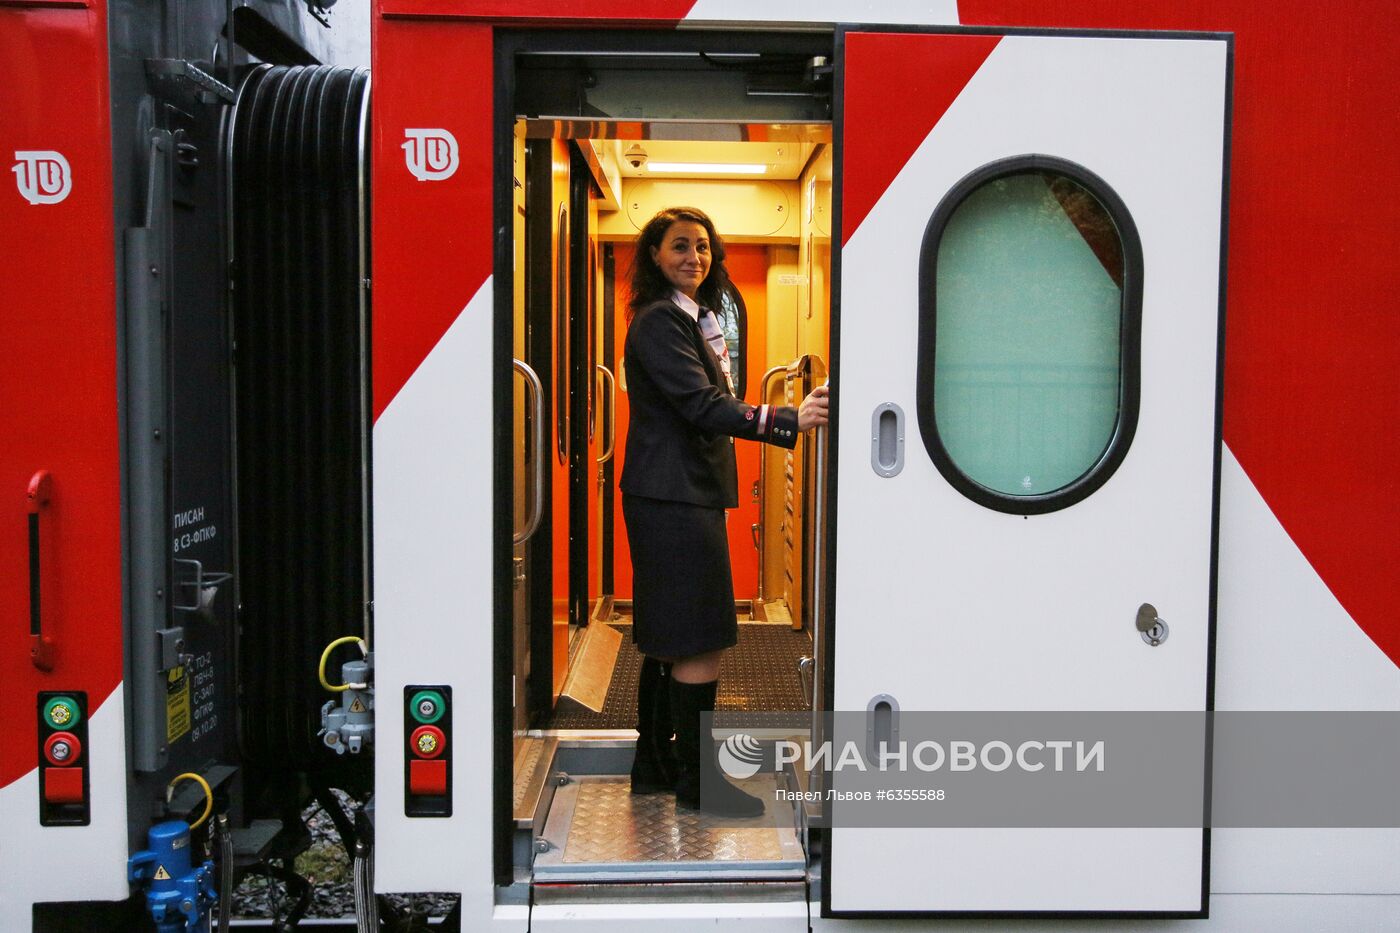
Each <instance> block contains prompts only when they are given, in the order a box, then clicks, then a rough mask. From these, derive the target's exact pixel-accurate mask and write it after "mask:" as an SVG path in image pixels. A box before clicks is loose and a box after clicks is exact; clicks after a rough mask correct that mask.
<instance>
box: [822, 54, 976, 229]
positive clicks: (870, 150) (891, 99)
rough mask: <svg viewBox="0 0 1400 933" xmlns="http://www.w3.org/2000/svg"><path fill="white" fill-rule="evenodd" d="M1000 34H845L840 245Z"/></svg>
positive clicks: (968, 78) (948, 105) (926, 134)
mask: <svg viewBox="0 0 1400 933" xmlns="http://www.w3.org/2000/svg"><path fill="white" fill-rule="evenodd" d="M1000 41H1001V37H1000V36H972V35H923V34H919V33H851V34H849V35H847V36H846V53H845V55H846V61H845V69H846V70H845V81H846V83H845V93H844V100H843V105H842V106H843V113H842V117H843V120H844V128H843V130H842V136H841V141H842V144H843V146H844V150H843V151H844V155H843V160H844V168H843V170H842V171H843V174H842V179H841V184H842V190H843V196H842V201H841V211H842V218H841V243H842V244H843V245H844V244H846V243H848V242H850V239H851V234H853V233H855V231H856V228H858V227H859V226H860V224H861V221H863V220H864V219H865V215H866V214H868V213H870V210H871V208H873V207H874V206H875V202H876V201H878V200H879V199H880V195H882V194H884V192H885V189H886V188H888V187H889V186H890V183H891V182H892V181H894V177H895V176H896V175H898V174H899V170H900V169H901V168H903V167H904V163H905V162H908V161H909V157H910V156H911V155H913V154H914V150H915V149H917V148H919V144H920V143H922V142H923V141H924V139H925V138H926V137H927V136H928V134H929V130H931V129H933V127H934V125H935V124H937V123H938V121H939V120H940V119H942V117H943V114H944V113H946V112H947V111H948V108H949V107H951V106H952V104H953V101H954V100H956V99H957V97H958V95H959V94H961V93H962V89H963V88H964V87H966V86H967V82H968V81H970V80H971V79H972V76H973V75H974V74H976V73H977V69H978V68H980V67H982V63H983V62H984V61H986V60H987V56H988V55H990V54H992V49H994V48H996V46H997V43H998V42H1000Z"/></svg>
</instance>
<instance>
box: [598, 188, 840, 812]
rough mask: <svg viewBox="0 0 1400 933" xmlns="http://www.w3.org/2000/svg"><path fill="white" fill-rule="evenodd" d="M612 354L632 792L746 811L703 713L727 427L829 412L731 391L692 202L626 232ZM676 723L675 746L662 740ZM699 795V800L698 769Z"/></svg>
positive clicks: (720, 562) (791, 423)
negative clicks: (622, 385) (622, 380)
mask: <svg viewBox="0 0 1400 933" xmlns="http://www.w3.org/2000/svg"><path fill="white" fill-rule="evenodd" d="M631 284H632V297H631V300H630V302H629V304H628V314H629V326H628V329H627V342H626V347H625V350H624V360H625V365H626V367H627V395H628V401H629V405H630V407H631V421H630V424H629V427H628V431H627V455H626V461H625V464H624V466H623V470H622V482H621V484H620V485H621V489H622V493H623V495H622V512H623V518H624V520H625V521H626V523H627V536H628V540H629V542H630V544H631V549H632V579H633V598H632V611H633V628H632V637H633V640H634V641H635V642H636V643H637V648H638V650H640V651H641V652H642V654H643V655H645V660H644V662H643V664H642V673H641V680H640V682H639V684H638V690H637V732H638V738H637V756H636V760H635V763H634V765H633V767H632V792H633V793H638V794H641V793H656V792H661V791H669V790H670V789H672V788H674V789H675V793H676V803H677V805H678V806H681V807H685V808H689V809H704V810H706V811H707V812H711V813H715V814H718V815H722V816H757V815H758V814H759V813H761V812H762V811H763V802H762V801H760V800H759V799H758V798H756V797H753V796H751V795H749V794H746V793H744V792H743V791H741V790H739V789H738V788H737V787H734V786H733V785H731V784H729V783H728V782H727V781H724V780H723V779H722V778H718V775H717V771H716V768H715V761H714V754H713V747H712V743H711V742H710V741H709V736H708V735H703V736H702V734H701V733H702V730H701V724H700V716H701V713H703V712H706V711H709V710H713V709H714V706H715V695H716V692H717V689H718V686H719V684H718V681H719V668H720V656H721V654H722V653H723V651H724V649H726V648H729V647H731V646H733V645H734V644H736V643H737V642H738V635H739V626H738V621H737V618H736V616H735V613H734V583H733V579H732V578H731V575H730V569H729V540H728V536H727V535H726V533H725V515H724V510H725V509H726V508H736V507H737V506H738V504H739V498H738V474H737V472H736V470H735V464H734V446H733V440H732V438H735V437H738V438H745V439H748V440H757V441H764V442H767V443H770V444H777V445H780V446H782V447H792V446H793V445H795V444H796V443H797V435H798V432H799V431H806V430H808V429H809V428H814V427H817V426H819V425H823V424H826V420H827V390H826V388H825V387H821V388H817V389H815V390H813V391H812V394H811V395H809V396H807V398H805V399H803V401H802V404H801V406H800V407H798V408H788V407H778V406H769V405H757V406H755V405H748V404H745V403H744V402H743V401H741V400H740V399H737V398H735V397H734V395H733V392H732V390H731V385H732V383H731V380H730V373H729V356H728V351H727V349H726V347H725V343H724V336H723V334H722V332H721V330H720V326H719V321H718V319H717V318H716V316H715V309H717V308H719V307H720V302H721V299H722V297H723V295H724V294H725V292H726V291H727V290H728V289H730V288H732V287H733V286H732V285H731V284H730V281H729V275H728V273H727V272H726V271H725V268H724V244H723V242H722V241H721V240H720V238H719V235H718V234H717V233H716V232H715V227H714V224H713V223H712V222H711V220H710V218H709V217H707V216H706V215H705V214H704V213H703V212H701V211H699V210H696V209H694V208H689V207H674V208H668V209H666V210H663V211H661V212H660V213H658V214H657V215H656V216H655V217H653V218H652V219H651V220H650V221H649V222H648V223H647V225H646V227H645V228H643V230H642V232H641V234H640V236H638V238H637V248H636V254H635V258H634V260H633V267H632V283H631ZM673 728H674V732H675V740H676V741H675V745H674V749H673V747H672V743H671V733H672V729H673ZM702 771H705V772H709V773H710V774H711V776H712V778H718V779H713V780H712V779H711V778H707V779H706V780H705V799H704V801H703V806H702V801H701V799H700V787H701V774H702Z"/></svg>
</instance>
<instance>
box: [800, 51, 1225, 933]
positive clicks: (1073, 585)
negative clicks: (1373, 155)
mask: <svg viewBox="0 0 1400 933" xmlns="http://www.w3.org/2000/svg"><path fill="white" fill-rule="evenodd" d="M837 55H838V62H839V66H840V68H841V69H842V73H841V75H840V76H839V81H840V82H841V86H840V88H839V91H838V105H837V106H838V117H837V119H838V121H839V122H838V124H837V126H838V133H839V139H840V144H841V147H842V148H841V152H840V155H839V158H840V159H841V163H840V172H841V175H840V184H841V197H840V205H841V207H840V209H841V212H842V214H841V217H840V230H841V239H842V244H843V245H842V249H841V255H840V272H839V276H840V279H839V282H840V284H839V289H840V292H839V294H840V307H839V320H838V322H837V324H836V326H835V331H836V340H837V342H838V346H837V347H836V349H835V353H834V355H835V367H836V373H837V377H836V378H837V382H836V386H837V392H838V406H839V409H838V413H837V417H838V420H837V426H838V431H839V435H838V440H837V442H836V443H837V445H838V447H837V451H836V452H837V476H836V479H835V483H836V486H835V489H836V505H835V509H836V516H837V524H836V528H835V545H834V547H835V550H834V560H835V571H834V574H835V584H834V585H835V601H834V639H835V643H834V654H833V656H832V660H831V684H832V687H833V688H834V694H833V700H834V702H833V704H832V708H833V709H835V710H838V711H864V710H866V709H867V708H869V707H870V706H871V704H872V702H873V701H876V700H877V698H880V697H884V698H886V702H889V703H891V704H893V705H894V706H895V707H897V708H898V709H900V710H902V711H905V712H904V713H903V714H902V715H907V712H908V711H915V710H932V711H939V710H944V711H947V710H1000V711H1015V710H1032V711H1035V710H1042V711H1043V710H1051V711H1054V710H1094V711H1105V710H1126V711H1137V710H1204V709H1207V708H1208V707H1209V703H1210V696H1211V683H1210V677H1211V669H1212V666H1211V652H1212V645H1213V638H1212V629H1213V624H1214V574H1215V567H1214V556H1215V526H1216V522H1215V508H1216V502H1217V498H1218V492H1217V488H1218V479H1217V476H1218V456H1219V449H1220V446H1219V433H1218V432H1219V425H1218V410H1219V409H1218V406H1219V399H1220V389H1219V378H1218V377H1219V372H1218V360H1219V352H1218V349H1219V337H1220V333H1221V330H1220V328H1221V322H1222V316H1221V312H1222V303H1221V302H1222V295H1223V292H1222V269H1221V257H1222V253H1223V250H1222V242H1223V241H1222V237H1223V229H1222V217H1223V210H1222V205H1223V190H1224V178H1223V173H1224V169H1223V166H1224V165H1225V159H1226V151H1227V150H1226V148H1225V147H1226V121H1227V117H1228V99H1229V87H1228V85H1229V74H1230V71H1229V69H1230V43H1229V39H1228V37H1223V36H1216V35H1202V36H1187V37H1182V36H1154V35H1144V36H1125V35H1121V34H1118V35H1111V36H1107V35H1105V36H1069V35H1065V34H1056V35H1045V34H1006V35H991V34H986V33H981V32H972V31H945V32H936V31H923V32H860V31H855V30H845V31H843V32H842V33H841V35H840V38H839V44H838V50H837ZM1144 606H1146V607H1150V608H1149V609H1146V610H1143V607H1144ZM1140 610H1142V611H1143V612H1145V613H1146V615H1145V617H1142V618H1140ZM1154 610H1155V611H1154ZM1158 618H1160V619H1161V620H1164V626H1165V627H1162V625H1163V623H1159V622H1157V621H1156V620H1157V619H1158ZM1140 628H1148V629H1150V631H1149V632H1147V633H1146V635H1145V634H1144V633H1143V632H1142V631H1140V630H1139V629H1140ZM1159 636H1160V637H1159ZM1202 770H1204V769H1202ZM833 786H834V787H835V788H836V789H838V790H839V789H840V788H841V786H842V775H841V773H839V772H838V773H837V774H835V775H834V776H833ZM1201 793H1202V795H1204V793H1205V776H1204V773H1202V777H1201ZM833 819H834V825H833V828H832V830H831V835H830V844H829V855H828V861H827V863H826V866H825V869H826V882H827V883H826V889H825V892H824V893H825V898H824V900H825V903H824V904H823V915H824V916H829V917H843V916H844V917H854V916H875V915H889V914H895V915H899V914H904V915H919V914H924V913H943V912H957V913H991V914H1001V913H1035V914H1056V913H1076V914H1077V913H1110V914H1143V915H1153V914H1169V915H1196V914H1198V913H1199V912H1201V911H1202V910H1203V909H1204V905H1205V897H1206V887H1207V886H1206V882H1205V879H1206V877H1207V875H1208V866H1207V863H1206V855H1205V852H1206V846H1205V842H1206V838H1205V833H1204V832H1203V831H1202V830H1201V829H1199V828H1186V829H1181V828H1166V829H1153V828H1149V829H1140V828H1138V829H1120V828H1087V829H1085V828H1024V827H1015V826H1013V827H1002V828H990V829H989V828H972V829H965V828H959V829H948V828H939V829H929V828H924V829H914V828H883V829H872V828H861V827H855V826H843V825H842V824H841V819H840V809H839V805H837V807H836V809H835V810H834V812H833Z"/></svg>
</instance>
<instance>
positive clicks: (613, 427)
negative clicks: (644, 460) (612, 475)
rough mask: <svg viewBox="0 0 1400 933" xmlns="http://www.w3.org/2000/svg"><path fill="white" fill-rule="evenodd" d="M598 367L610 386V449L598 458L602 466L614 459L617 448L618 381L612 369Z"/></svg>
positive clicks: (599, 365) (600, 364) (602, 366)
mask: <svg viewBox="0 0 1400 933" xmlns="http://www.w3.org/2000/svg"><path fill="white" fill-rule="evenodd" d="M597 366H598V372H600V373H602V374H603V381H604V382H606V383H607V384H608V447H607V449H606V450H604V451H603V453H602V454H601V455H600V456H599V457H598V465H599V466H602V465H603V464H605V463H607V462H608V461H609V460H611V459H612V458H613V448H614V447H616V446H617V380H616V379H614V378H613V374H612V370H611V369H608V368H607V367H606V366H604V365H603V364H602V363H599V364H597Z"/></svg>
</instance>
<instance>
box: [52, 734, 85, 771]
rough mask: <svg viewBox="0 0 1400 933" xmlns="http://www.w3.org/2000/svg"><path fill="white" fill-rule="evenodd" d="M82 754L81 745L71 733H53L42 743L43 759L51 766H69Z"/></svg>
mask: <svg viewBox="0 0 1400 933" xmlns="http://www.w3.org/2000/svg"><path fill="white" fill-rule="evenodd" d="M82 753H83V743H82V742H79V741H78V737H77V736H76V735H74V734H73V733H71V732H55V733H54V734H53V735H51V736H49V738H48V741H46V742H45V743H44V757H45V758H47V759H48V760H49V764H51V765H58V766H60V767H62V766H64V765H71V764H73V763H74V762H76V761H77V760H78V756H79V755H81V754H82Z"/></svg>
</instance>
